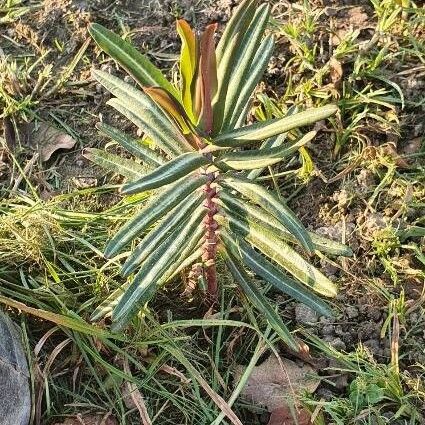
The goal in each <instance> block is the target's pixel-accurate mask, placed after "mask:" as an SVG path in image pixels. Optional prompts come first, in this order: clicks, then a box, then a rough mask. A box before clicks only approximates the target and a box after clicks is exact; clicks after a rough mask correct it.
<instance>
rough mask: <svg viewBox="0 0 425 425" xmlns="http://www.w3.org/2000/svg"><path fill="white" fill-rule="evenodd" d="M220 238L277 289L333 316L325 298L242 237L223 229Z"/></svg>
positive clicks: (250, 267) (320, 312) (257, 273)
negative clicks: (289, 274)
mask: <svg viewBox="0 0 425 425" xmlns="http://www.w3.org/2000/svg"><path fill="white" fill-rule="evenodd" d="M220 238H221V240H222V241H223V243H224V245H225V246H226V249H228V250H230V251H231V252H233V253H234V255H237V256H239V257H240V258H241V260H242V262H243V264H245V265H246V266H247V267H248V268H249V269H251V270H252V271H253V272H254V273H255V274H256V275H258V276H260V277H261V278H262V279H264V280H265V281H266V282H268V283H270V284H271V285H273V286H274V287H275V288H276V289H278V290H279V291H282V292H283V293H285V294H287V295H289V296H290V297H292V298H294V299H295V300H297V301H299V302H302V303H304V304H305V305H307V306H309V307H310V308H312V309H313V310H314V311H316V312H317V313H319V314H321V315H323V316H327V317H332V316H333V314H332V310H331V309H330V308H329V306H328V305H327V303H326V302H325V301H324V300H322V299H321V298H319V297H318V296H317V295H316V294H314V293H313V292H311V291H310V290H309V289H308V288H306V287H305V286H303V285H301V284H300V283H299V282H297V281H296V280H294V279H291V278H290V277H289V276H287V275H286V274H285V273H283V272H282V271H281V270H280V269H279V268H277V267H276V266H275V265H273V264H272V263H271V262H270V261H268V260H267V259H266V258H264V257H263V256H262V255H261V254H259V253H258V252H257V251H255V249H253V248H251V246H249V244H247V243H246V242H245V241H244V240H243V239H242V238H239V237H238V236H237V235H235V234H233V233H230V232H227V231H223V230H222V231H220Z"/></svg>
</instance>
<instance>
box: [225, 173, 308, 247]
mask: <svg viewBox="0 0 425 425" xmlns="http://www.w3.org/2000/svg"><path fill="white" fill-rule="evenodd" d="M219 184H220V185H222V186H224V187H228V188H231V189H234V190H236V191H237V192H239V193H240V194H241V195H243V196H245V197H247V198H248V199H250V200H251V201H252V202H254V203H255V204H259V205H261V206H262V207H263V208H264V209H265V210H266V211H268V212H269V213H270V214H271V215H273V216H274V217H276V218H277V219H278V220H279V221H280V222H281V223H282V224H283V225H284V226H285V227H286V228H287V229H288V230H289V231H290V232H291V233H292V234H293V235H294V236H295V238H296V239H297V240H299V241H300V244H301V245H302V246H303V247H304V248H305V249H307V250H308V251H309V252H312V251H313V250H314V247H313V244H312V242H311V239H310V236H309V235H308V233H307V230H306V229H305V227H304V226H303V224H302V223H301V221H300V220H298V218H297V217H296V216H295V214H294V213H293V212H292V211H291V210H290V209H289V208H288V207H287V206H286V205H285V204H284V203H283V202H282V201H281V200H280V199H279V198H277V197H276V196H275V195H273V194H272V193H270V192H268V191H267V190H266V189H265V188H264V187H262V186H260V185H258V184H256V183H253V182H252V181H251V180H248V179H245V178H242V177H235V176H226V175H224V176H223V177H222V178H221V179H220V181H219Z"/></svg>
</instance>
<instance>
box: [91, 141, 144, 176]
mask: <svg viewBox="0 0 425 425" xmlns="http://www.w3.org/2000/svg"><path fill="white" fill-rule="evenodd" d="M83 156H84V158H87V159H88V160H90V161H92V162H94V163H95V164H97V165H99V166H100V167H102V168H104V169H105V170H107V171H111V172H113V173H117V174H120V175H121V176H124V177H126V178H127V179H129V180H136V179H139V178H140V177H141V176H143V175H144V174H146V171H147V170H146V168H145V167H143V166H142V165H140V164H138V163H137V162H135V161H133V160H132V159H127V158H122V157H120V156H119V155H115V154H113V153H109V152H106V151H104V150H102V149H96V148H86V149H84V152H83Z"/></svg>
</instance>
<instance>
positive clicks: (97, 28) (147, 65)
mask: <svg viewBox="0 0 425 425" xmlns="http://www.w3.org/2000/svg"><path fill="white" fill-rule="evenodd" d="M89 33H90V35H91V36H92V38H93V39H94V41H95V42H96V44H97V45H98V46H99V47H100V48H101V49H102V50H103V51H104V52H105V53H107V54H108V55H109V56H111V57H112V58H113V59H115V60H116V61H117V62H118V63H119V64H120V65H121V66H122V67H123V68H124V69H125V70H126V71H127V72H128V73H129V74H131V76H132V77H133V78H134V79H135V80H136V81H137V82H138V83H139V84H140V85H141V86H159V87H162V88H163V89H165V90H167V91H168V92H170V93H171V94H172V95H173V96H175V97H177V98H179V97H180V96H179V93H178V91H177V89H176V88H175V87H174V86H173V85H172V84H171V83H170V82H169V81H168V80H167V79H166V78H165V77H164V75H163V74H162V72H161V71H160V70H159V69H158V68H157V67H156V66H155V65H154V64H153V63H152V62H151V61H150V60H149V59H148V58H147V57H146V56H145V55H142V54H141V53H140V52H139V51H138V50H137V49H135V48H134V47H133V46H132V45H131V44H130V43H127V42H126V41H124V40H123V39H122V38H121V37H119V36H118V35H117V34H115V33H113V32H112V31H109V30H108V29H106V28H105V27H103V26H102V25H99V24H91V25H90V26H89Z"/></svg>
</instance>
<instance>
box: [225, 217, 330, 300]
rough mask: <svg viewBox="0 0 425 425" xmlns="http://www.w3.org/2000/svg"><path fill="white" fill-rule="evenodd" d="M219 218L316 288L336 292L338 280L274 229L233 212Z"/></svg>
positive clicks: (327, 294) (316, 290) (312, 287)
mask: <svg viewBox="0 0 425 425" xmlns="http://www.w3.org/2000/svg"><path fill="white" fill-rule="evenodd" d="M217 221H218V222H219V223H220V224H223V225H226V226H228V227H229V228H230V230H231V231H232V232H233V233H236V234H239V235H240V236H242V237H243V238H244V239H245V240H247V241H248V242H249V243H251V244H252V245H254V246H255V247H256V248H258V249H259V250H260V251H261V252H262V253H263V254H264V255H266V256H267V257H269V258H271V259H272V260H273V261H275V262H276V263H278V264H279V265H280V266H281V267H283V268H284V269H286V270H287V271H288V272H289V273H291V274H292V275H293V276H295V277H296V278H297V279H299V280H300V281H301V282H302V283H304V284H305V285H307V286H308V287H309V288H311V289H312V290H314V291H315V292H317V293H319V294H321V295H324V296H327V297H334V296H335V295H336V287H335V285H334V283H332V282H331V281H330V280H329V279H328V278H327V277H326V276H325V275H324V274H322V273H321V272H320V271H319V270H317V269H316V268H315V267H314V266H312V265H311V264H310V263H309V262H308V261H306V260H304V258H303V257H301V255H300V254H298V253H297V252H296V251H294V250H293V249H292V248H291V247H290V246H289V245H288V244H286V243H285V242H284V241H283V240H282V239H280V238H279V236H278V235H276V234H275V233H274V232H270V231H269V230H268V229H266V228H265V227H262V226H259V225H258V224H256V223H255V222H251V221H249V220H248V219H244V220H240V219H239V217H237V216H236V215H232V214H231V213H230V212H227V213H226V217H225V218H223V217H219V216H218V217H217Z"/></svg>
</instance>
